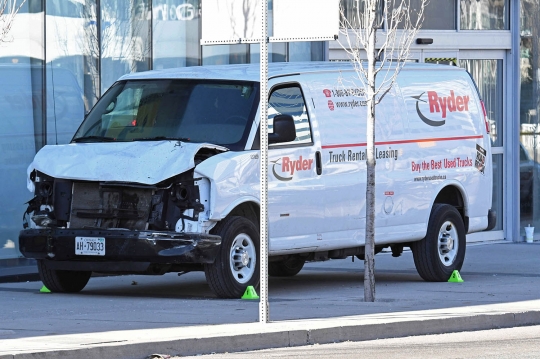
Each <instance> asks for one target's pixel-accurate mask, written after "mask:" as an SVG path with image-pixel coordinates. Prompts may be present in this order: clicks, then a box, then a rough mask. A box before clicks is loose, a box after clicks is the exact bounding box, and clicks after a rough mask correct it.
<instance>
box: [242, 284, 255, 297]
mask: <svg viewBox="0 0 540 359" xmlns="http://www.w3.org/2000/svg"><path fill="white" fill-rule="evenodd" d="M242 299H259V296H258V295H257V292H256V291H255V288H253V286H252V285H250V286H248V287H247V288H246V291H245V292H244V295H243V296H242Z"/></svg>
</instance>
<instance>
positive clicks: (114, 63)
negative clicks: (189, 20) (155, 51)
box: [100, 0, 150, 93]
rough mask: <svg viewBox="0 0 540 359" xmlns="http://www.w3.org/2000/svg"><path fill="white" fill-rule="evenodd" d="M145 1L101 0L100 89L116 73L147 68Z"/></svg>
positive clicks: (114, 77)
mask: <svg viewBox="0 0 540 359" xmlns="http://www.w3.org/2000/svg"><path fill="white" fill-rule="evenodd" d="M148 1H149V0H122V1H120V0H102V1H101V2H100V4H101V22H100V23H101V51H102V54H101V56H102V57H101V92H102V93H103V92H105V91H106V90H107V89H108V88H109V87H110V86H111V85H112V84H113V83H114V82H115V81H116V80H117V79H118V78H119V77H120V76H122V75H124V74H127V73H130V72H138V71H145V70H149V69H150V34H149V32H150V20H149V6H148Z"/></svg>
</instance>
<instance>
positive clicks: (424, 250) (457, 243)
mask: <svg viewBox="0 0 540 359" xmlns="http://www.w3.org/2000/svg"><path fill="white" fill-rule="evenodd" d="M465 241H466V239H465V226H464V224H463V219H462V218H461V215H460V214H459V212H458V210H457V209H456V208H455V207H453V206H450V205H448V204H440V203H436V204H434V205H433V209H432V211H431V215H430V216H429V223H428V230H427V233H426V237H425V238H424V239H422V240H421V241H417V242H414V243H413V245H412V246H411V250H412V252H413V257H414V264H415V266H416V270H417V271H418V274H420V276H421V277H422V278H423V279H424V280H426V281H429V282H445V281H447V280H448V279H449V278H450V276H451V275H452V272H453V271H454V270H460V269H461V267H462V266H463V261H464V259H465V245H466V244H465Z"/></svg>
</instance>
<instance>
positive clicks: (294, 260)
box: [268, 256, 306, 277]
mask: <svg viewBox="0 0 540 359" xmlns="http://www.w3.org/2000/svg"><path fill="white" fill-rule="evenodd" d="M305 262H306V261H305V260H304V259H303V258H301V257H299V256H290V257H289V258H287V259H285V260H284V261H279V262H270V263H268V274H270V275H271V276H273V277H292V276H295V275H297V274H298V273H299V272H300V271H301V270H302V268H304V263H305Z"/></svg>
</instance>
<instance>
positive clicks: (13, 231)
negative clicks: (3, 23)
mask: <svg viewBox="0 0 540 359" xmlns="http://www.w3.org/2000/svg"><path fill="white" fill-rule="evenodd" d="M18 4H20V2H17V5H18ZM11 5H12V3H11V2H8V6H11ZM43 17H44V14H43V8H42V5H41V2H40V1H39V0H28V1H27V2H25V3H24V4H23V7H22V8H21V9H20V11H19V13H18V14H17V16H15V20H14V22H13V25H12V27H11V31H10V32H9V34H8V36H9V40H10V41H8V42H4V43H2V47H1V51H0V84H1V86H0V123H1V126H2V127H1V130H0V149H1V150H2V153H1V155H0V168H1V169H2V170H1V171H0V208H1V209H2V210H1V211H0V259H5V258H17V257H19V256H20V254H19V251H18V248H17V243H18V241H17V239H18V234H19V231H20V230H21V229H22V223H21V217H22V213H23V212H24V210H25V209H26V206H25V204H24V203H25V202H27V201H28V200H29V199H31V193H30V192H28V190H27V189H26V168H27V167H28V165H29V164H30V162H31V161H32V159H33V157H34V155H35V153H36V150H37V149H39V148H41V147H42V146H44V145H45V139H46V137H45V134H46V127H45V126H46V123H45V122H44V120H43V118H44V111H45V102H44V98H43V87H44V82H43V49H44V48H43V43H42V39H43V25H44V24H43V21H44V19H43ZM29 24H31V26H29Z"/></svg>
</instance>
